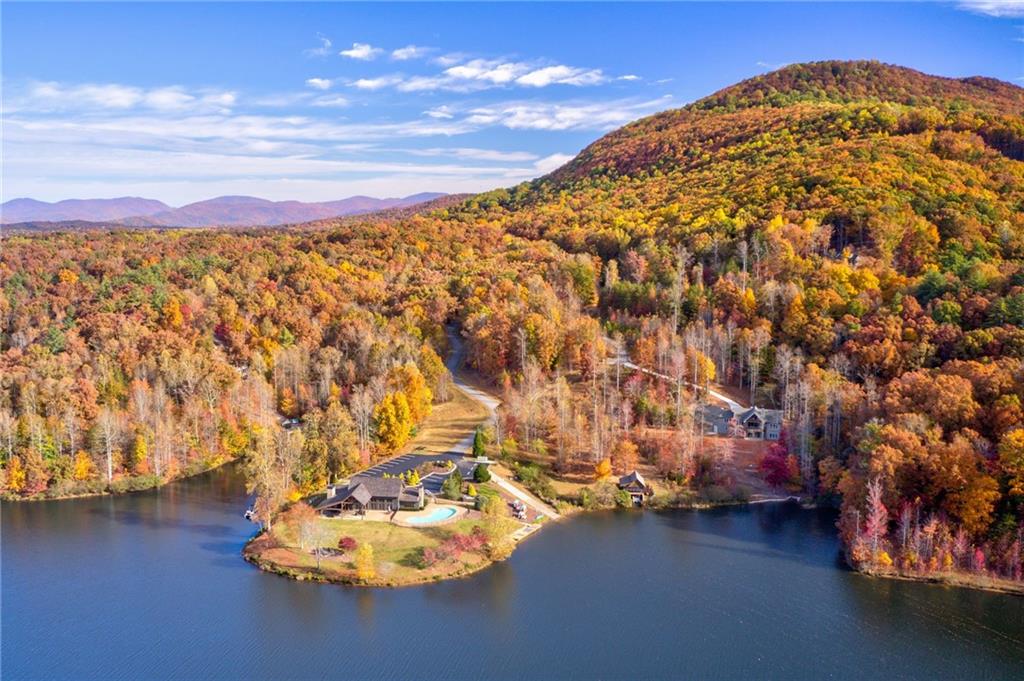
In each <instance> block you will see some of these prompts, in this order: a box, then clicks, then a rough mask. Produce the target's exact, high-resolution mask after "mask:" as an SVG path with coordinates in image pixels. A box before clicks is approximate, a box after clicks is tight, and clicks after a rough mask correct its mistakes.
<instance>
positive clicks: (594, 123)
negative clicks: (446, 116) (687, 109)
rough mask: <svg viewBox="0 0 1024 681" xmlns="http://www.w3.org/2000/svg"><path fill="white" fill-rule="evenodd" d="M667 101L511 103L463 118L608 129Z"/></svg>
mask: <svg viewBox="0 0 1024 681" xmlns="http://www.w3.org/2000/svg"><path fill="white" fill-rule="evenodd" d="M670 101H671V98H670V97H662V98H660V99H655V100H647V101H635V100H619V101H610V102H581V103H571V102H570V103H545V102H522V103H510V104H505V105H498V106H488V107H479V108H476V109H472V110H471V111H470V112H469V114H470V115H469V116H468V117H467V118H466V119H465V121H466V122H467V123H471V124H473V125H479V126H482V127H485V126H491V125H501V126H504V127H506V128H510V129H512V130H608V129H611V128H615V127H617V126H620V125H622V124H624V123H628V122H629V121H632V120H636V119H637V118H640V117H642V116H646V115H649V114H651V113H654V112H655V111H658V110H660V109H664V108H665V107H666V106H667V105H668V103H669V102H670Z"/></svg>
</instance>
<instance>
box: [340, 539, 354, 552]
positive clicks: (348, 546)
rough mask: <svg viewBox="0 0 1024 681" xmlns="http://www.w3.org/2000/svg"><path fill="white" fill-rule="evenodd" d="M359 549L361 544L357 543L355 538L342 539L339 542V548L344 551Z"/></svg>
mask: <svg viewBox="0 0 1024 681" xmlns="http://www.w3.org/2000/svg"><path fill="white" fill-rule="evenodd" d="M358 547H359V542H357V541H356V539H355V537H342V538H341V539H339V540H338V548H339V549H341V550H342V551H355V550H356V548H358Z"/></svg>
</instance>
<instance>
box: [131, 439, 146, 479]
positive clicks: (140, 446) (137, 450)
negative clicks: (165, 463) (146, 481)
mask: <svg viewBox="0 0 1024 681" xmlns="http://www.w3.org/2000/svg"><path fill="white" fill-rule="evenodd" d="M132 470H134V471H135V472H136V473H138V474H141V475H145V474H146V473H148V472H149V445H148V444H147V442H146V436H145V435H143V434H142V433H136V435H135V442H133V443H132Z"/></svg>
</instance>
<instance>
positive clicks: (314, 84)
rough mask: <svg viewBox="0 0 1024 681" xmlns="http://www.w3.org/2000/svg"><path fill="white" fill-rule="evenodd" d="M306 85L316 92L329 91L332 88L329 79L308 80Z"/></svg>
mask: <svg viewBox="0 0 1024 681" xmlns="http://www.w3.org/2000/svg"><path fill="white" fill-rule="evenodd" d="M306 85H308V86H309V87H311V88H313V89H314V90H329V89H330V88H331V81H330V79H328V78H307V79H306Z"/></svg>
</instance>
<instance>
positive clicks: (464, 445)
mask: <svg viewBox="0 0 1024 681" xmlns="http://www.w3.org/2000/svg"><path fill="white" fill-rule="evenodd" d="M448 338H449V341H450V342H451V346H452V351H451V353H449V356H448V360H447V361H446V362H445V364H446V365H447V367H448V370H449V371H451V372H452V381H453V383H454V384H455V387H456V388H458V389H459V390H461V391H462V392H464V393H466V395H468V396H469V398H470V399H472V400H475V401H477V402H479V403H480V404H482V405H483V406H484V408H485V409H487V413H488V422H489V423H491V424H493V423H494V421H495V418H496V417H497V414H496V412H497V408H498V405H500V404H501V400H499V399H498V398H497V397H495V396H494V395H491V394H489V393H486V392H484V391H483V390H479V389H477V388H474V387H473V386H471V385H469V384H468V383H466V382H465V380H463V377H462V365H463V361H464V360H465V356H466V350H465V346H464V344H463V342H462V339H461V338H459V336H458V334H456V333H455V331H454V330H453V329H452V328H451V327H449V328H448ZM473 435H474V433H473V432H472V431H471V432H469V433H467V434H466V437H464V438H462V439H461V440H460V441H459V442H458V443H457V444H455V446H453V447H452V448H451V449H450V450H448V451H447V452H446V453H444V454H402V455H400V456H396V457H394V458H393V459H388V460H387V461H382V462H380V463H378V464H376V465H374V466H371V467H370V468H367V469H366V470H364V471H360V472H359V473H356V475H372V476H374V477H383V476H384V475H385V474H387V475H394V476H397V475H401V474H403V473H405V472H406V471H410V470H412V469H414V468H419V467H420V466H422V465H423V464H425V463H430V462H433V461H451V462H452V463H454V464H455V465H456V466H457V467H458V469H459V472H460V473H461V474H462V477H463V478H468V477H470V476H471V475H472V472H473V467H474V466H475V465H476V463H475V462H474V461H472V459H471V458H469V457H468V454H469V453H470V452H471V451H472V449H473ZM448 475H450V473H447V474H441V473H434V474H432V475H430V476H427V477H425V478H424V479H423V489H424V490H426V491H427V492H431V493H433V494H440V492H441V485H442V484H443V483H444V481H445V479H446V478H447V477H448ZM353 477H355V476H353ZM491 480H493V481H494V483H495V484H496V485H498V486H499V487H501V488H502V489H503V490H505V491H506V492H508V493H509V494H510V495H512V496H514V497H515V498H517V499H520V500H521V501H522V502H523V503H525V504H527V505H528V506H530V507H531V508H533V509H535V510H536V511H537V512H538V513H541V514H543V515H546V516H548V517H549V518H552V519H555V520H557V519H558V518H560V517H561V516H560V515H559V514H558V512H557V511H555V509H553V508H551V506H549V505H547V504H545V503H544V502H543V501H541V500H540V499H538V498H536V497H534V496H533V495H532V494H529V493H527V492H525V491H524V490H522V489H520V488H519V487H518V486H516V485H514V484H512V483H511V482H509V481H508V480H506V479H505V478H503V477H501V476H500V475H498V474H497V473H494V471H493V470H492V471H491Z"/></svg>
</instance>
